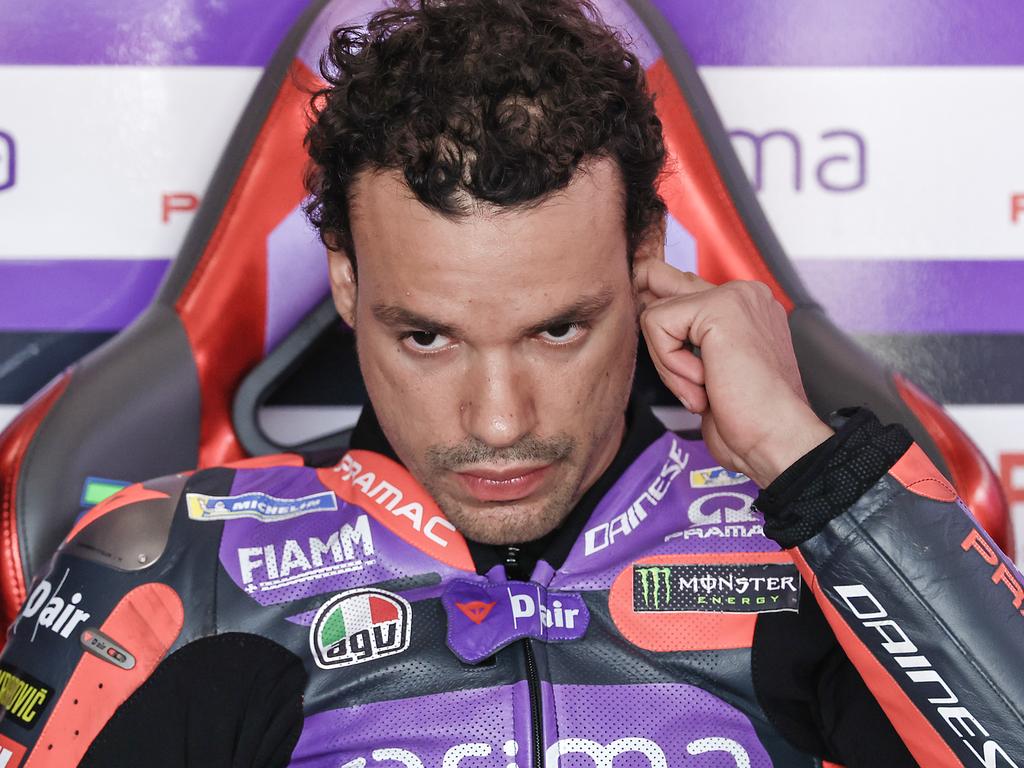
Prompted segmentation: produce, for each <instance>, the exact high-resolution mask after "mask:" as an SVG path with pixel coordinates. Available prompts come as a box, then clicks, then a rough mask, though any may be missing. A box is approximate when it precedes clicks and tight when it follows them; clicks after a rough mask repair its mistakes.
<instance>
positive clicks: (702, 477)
mask: <svg viewBox="0 0 1024 768" xmlns="http://www.w3.org/2000/svg"><path fill="white" fill-rule="evenodd" d="M749 482H750V478H749V477H747V476H746V475H744V474H743V473H742V472H730V471H729V470H728V469H726V468H725V467H709V468H707V469H691V470H690V487H691V488H720V487H722V486H724V485H743V484H744V483H749Z"/></svg>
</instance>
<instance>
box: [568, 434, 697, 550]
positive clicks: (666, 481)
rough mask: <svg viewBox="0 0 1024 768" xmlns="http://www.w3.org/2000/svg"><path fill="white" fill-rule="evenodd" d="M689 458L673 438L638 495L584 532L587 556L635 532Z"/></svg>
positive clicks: (663, 495)
mask: <svg viewBox="0 0 1024 768" xmlns="http://www.w3.org/2000/svg"><path fill="white" fill-rule="evenodd" d="M689 460H690V454H689V453H686V454H684V453H683V450H682V448H680V446H679V443H678V442H677V441H676V440H673V441H672V445H671V446H669V449H668V455H667V456H666V457H665V463H664V464H663V465H662V467H661V472H659V473H658V474H657V475H655V477H654V480H652V481H651V483H650V485H649V486H648V487H647V489H646V490H645V491H644V492H643V493H641V494H640V495H639V496H637V498H636V499H635V500H634V501H633V503H632V504H630V505H629V507H627V508H626V510H625V511H624V512H620V513H619V514H617V515H616V516H615V517H613V518H612V519H611V520H608V521H607V522H603V523H600V524H599V525H595V526H594V527H593V528H590V529H588V530H587V531H586V532H585V533H584V534H583V539H584V543H585V549H584V556H586V557H589V556H590V555H593V554H594V553H595V552H600V551H601V550H603V549H606V548H607V547H609V546H611V545H612V544H614V543H615V541H616V539H621V538H623V537H625V536H629V535H630V534H631V533H632V532H633V531H635V530H636V529H637V527H639V525H640V524H641V523H642V522H643V521H644V520H646V519H647V516H648V515H649V514H651V513H653V512H654V511H655V508H656V507H657V505H658V502H659V501H661V500H662V499H663V498H664V497H665V494H666V493H667V492H668V489H669V486H671V485H672V481H673V480H675V479H676V478H677V477H678V476H679V475H680V474H681V473H682V471H683V469H684V468H685V467H686V463H687V462H688V461H689Z"/></svg>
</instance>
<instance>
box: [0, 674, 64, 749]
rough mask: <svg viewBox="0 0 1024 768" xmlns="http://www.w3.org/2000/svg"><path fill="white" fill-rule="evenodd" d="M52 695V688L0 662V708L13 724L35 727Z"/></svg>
mask: <svg viewBox="0 0 1024 768" xmlns="http://www.w3.org/2000/svg"><path fill="white" fill-rule="evenodd" d="M52 695H53V689H52V688H50V687H48V686H46V685H43V684H42V683H41V682H39V681H38V680H36V679H35V678H34V677H32V676H31V675H29V674H27V673H25V672H22V671H21V670H20V669H18V668H17V667H14V666H12V665H10V664H7V663H6V662H0V710H2V711H3V712H4V713H5V714H6V715H7V717H8V719H9V720H10V721H11V722H12V723H14V724H15V725H19V726H21V727H22V728H25V729H26V730H29V731H31V730H32V729H33V728H35V727H36V723H38V722H39V715H40V714H42V712H43V710H45V709H46V705H47V704H49V703H50V698H51V697H52ZM11 751H12V752H13V751H14V750H11ZM15 764H16V763H15ZM0 765H3V764H2V763H0Z"/></svg>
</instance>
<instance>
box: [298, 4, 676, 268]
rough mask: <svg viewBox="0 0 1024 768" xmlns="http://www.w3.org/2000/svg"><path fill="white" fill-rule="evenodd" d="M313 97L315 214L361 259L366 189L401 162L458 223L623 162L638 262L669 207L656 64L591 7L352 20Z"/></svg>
mask: <svg viewBox="0 0 1024 768" xmlns="http://www.w3.org/2000/svg"><path fill="white" fill-rule="evenodd" d="M320 71H321V74H322V75H323V77H324V78H325V79H326V81H327V84H326V85H325V87H324V88H323V89H321V90H319V91H318V92H316V93H315V94H314V95H313V96H312V99H311V107H312V113H313V117H312V121H311V125H310V127H309V131H308V133H307V134H306V146H307V148H308V150H309V155H310V158H311V159H312V163H311V164H310V167H309V171H308V173H307V178H306V187H307V189H308V191H309V194H310V197H309V199H308V200H307V202H306V205H305V210H306V214H307V215H308V216H309V219H310V221H311V222H312V223H313V224H314V225H315V226H316V227H317V229H318V230H319V232H320V238H321V240H323V242H324V243H325V244H326V245H327V246H328V247H329V248H334V249H343V250H346V251H347V252H348V253H349V254H350V256H352V257H353V258H354V256H355V253H354V247H353V243H352V235H351V228H350V222H349V195H350V190H351V187H352V183H353V181H354V180H355V178H356V177H357V175H358V174H359V173H360V172H361V171H364V170H368V169H371V170H380V169H394V170H399V171H401V172H402V173H403V174H404V176H405V180H406V182H407V183H408V185H409V188H410V189H411V190H412V191H413V193H414V194H415V195H416V197H417V198H418V199H419V200H420V201H421V202H422V203H423V204H424V205H427V206H429V207H430V208H432V209H434V210H437V211H439V212H441V213H443V214H445V215H448V216H452V217H458V216H460V215H464V214H466V213H467V212H469V211H470V210H471V209H472V204H473V203H479V202H484V203H486V204H490V205H493V206H496V207H501V208H517V207H519V208H522V207H529V206H530V205H536V204H537V203H539V202H541V201H542V200H543V199H544V198H545V197H546V196H548V195H549V194H550V193H552V192H555V191H556V190H560V189H563V188H564V187H566V186H567V185H568V184H569V182H570V181H571V180H572V178H573V176H574V175H575V173H576V172H577V169H579V168H580V166H581V163H583V162H584V161H587V160H590V159H595V158H603V157H609V158H613V159H614V160H615V161H616V163H617V165H618V168H619V171H620V174H621V177H622V180H623V184H624V190H625V217H624V219H625V228H626V236H627V242H628V244H629V251H628V254H627V255H628V258H629V259H630V263H631V262H632V257H633V253H634V252H635V249H636V247H637V245H638V244H639V242H640V241H641V239H642V238H643V237H644V235H645V234H647V232H648V230H649V228H650V227H651V226H652V225H653V224H655V223H656V222H658V221H660V220H661V218H662V217H663V216H664V213H665V204H664V202H663V201H662V200H661V198H660V197H659V196H658V192H657V189H656V187H657V181H658V177H659V174H660V173H661V169H662V167H663V165H664V161H665V147H664V142H663V139H662V133H661V121H660V120H659V119H658V116H657V114H656V113H655V111H654V103H653V100H652V97H651V96H650V94H649V93H648V92H647V88H646V80H645V77H644V70H643V67H642V66H641V65H640V63H639V61H638V60H637V58H636V56H635V55H634V54H633V53H631V52H630V51H629V50H627V48H626V46H625V45H624V44H623V42H622V40H621V39H620V38H619V36H618V35H617V34H616V33H615V32H613V31H612V30H610V29H609V28H608V27H606V26H604V24H603V22H602V20H601V18H600V15H599V13H598V12H597V10H596V9H595V8H594V7H593V6H592V5H591V4H590V2H589V0H418V1H417V2H415V3H410V2H408V0H405V1H404V2H399V4H398V5H397V6H396V7H394V8H391V9H388V10H384V11H381V12H380V13H377V14H376V15H375V16H373V18H372V19H371V20H370V21H369V23H368V24H367V26H366V27H365V28H363V27H338V28H337V29H335V30H334V31H333V33H332V34H331V39H330V45H329V47H328V48H327V50H326V51H325V52H324V54H323V56H322V57H321V59H320Z"/></svg>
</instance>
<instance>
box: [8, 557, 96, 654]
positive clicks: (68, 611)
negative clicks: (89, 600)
mask: <svg viewBox="0 0 1024 768" xmlns="http://www.w3.org/2000/svg"><path fill="white" fill-rule="evenodd" d="M70 573H71V569H70V568H66V569H64V575H63V576H61V578H60V581H59V582H57V587H56V588H54V586H53V583H52V582H50V581H49V580H48V579H43V580H42V581H40V582H39V583H38V584H37V585H36V586H35V588H34V589H33V590H32V594H30V595H29V596H28V600H26V601H25V605H24V607H23V608H22V609H21V616H20V617H19V619H18V627H19V629H20V627H21V625H22V623H23V622H24V620H25V619H32V618H35V623H34V625H33V626H32V636H31V638H30V639H29V641H30V642H35V640H36V635H37V634H38V633H39V630H40V628H42V629H43V630H45V631H48V632H53V633H54V634H56V635H60V636H61V637H63V638H68V637H71V633H72V632H73V631H74V629H75V627H77V626H78V625H79V624H81V623H82V622H85V621H88V620H89V618H90V617H91V616H92V614H91V613H89V612H88V611H86V610H84V604H83V603H82V593H81V592H73V593H70V594H68V593H67V592H65V591H62V590H63V589H64V584H65V582H66V581H67V578H68V574H70Z"/></svg>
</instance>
